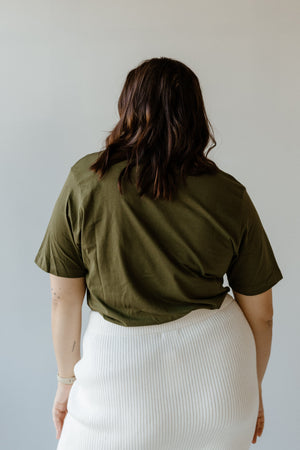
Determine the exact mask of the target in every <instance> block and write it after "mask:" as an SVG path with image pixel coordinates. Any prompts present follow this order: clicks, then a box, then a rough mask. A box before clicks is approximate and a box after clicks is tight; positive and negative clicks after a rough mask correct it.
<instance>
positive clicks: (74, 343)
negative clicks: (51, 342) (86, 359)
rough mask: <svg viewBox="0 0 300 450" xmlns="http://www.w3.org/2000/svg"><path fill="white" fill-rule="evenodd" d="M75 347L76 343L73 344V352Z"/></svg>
mask: <svg viewBox="0 0 300 450" xmlns="http://www.w3.org/2000/svg"><path fill="white" fill-rule="evenodd" d="M75 345H76V341H74V342H73V348H72V352H73V351H74V348H75Z"/></svg>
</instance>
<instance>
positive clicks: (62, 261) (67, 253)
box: [34, 169, 86, 278]
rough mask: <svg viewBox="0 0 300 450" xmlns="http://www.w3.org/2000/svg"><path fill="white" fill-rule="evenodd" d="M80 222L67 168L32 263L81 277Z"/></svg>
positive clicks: (76, 189) (77, 199)
mask: <svg viewBox="0 0 300 450" xmlns="http://www.w3.org/2000/svg"><path fill="white" fill-rule="evenodd" d="M80 225H81V223H80V191H79V187H78V186H77V183H76V180H75V177H74V174H73V172H72V169H70V171H69V174H68V176H67V179H66V181H65V183H64V185H63V187H62V189H61V192H60V194H59V196H58V198H57V200H56V203H55V205H54V208H53V211H52V214H51V217H50V221H49V223H48V226H47V229H46V232H45V235H44V238H43V240H42V243H41V245H40V248H39V250H38V252H37V254H36V257H35V259H34V262H35V264H37V265H38V266H39V267H40V268H41V269H42V270H44V271H45V272H48V273H51V274H53V275H57V276H61V277H66V278H79V277H84V276H85V274H86V270H85V267H84V264H83V261H82V257H81V247H80V236H81V232H80Z"/></svg>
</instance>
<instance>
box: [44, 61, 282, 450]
mask: <svg viewBox="0 0 300 450" xmlns="http://www.w3.org/2000/svg"><path fill="white" fill-rule="evenodd" d="M118 109H119V114H120V120H119V122H118V123H117V125H116V126H115V128H114V129H113V130H112V132H111V134H110V135H109V136H108V137H107V139H106V146H105V148H104V150H102V151H100V152H96V153H91V154H87V155H85V156H83V157H82V158H80V159H79V160H78V161H76V163H75V164H73V166H72V167H71V169H70V171H69V174H68V177H67V179H66V181H65V184H64V186H63V188H62V190H61V193H60V195H59V197H58V199H57V201H56V204H55V206H54V210H53V212H52V216H51V219H50V222H49V225H48V228H47V230H46V233H45V236H44V239H43V241H42V244H41V246H40V249H39V251H38V253H37V255H36V258H35V263H36V264H37V265H38V266H39V267H40V268H41V269H43V270H44V271H46V272H48V273H50V280H51V290H52V300H53V302H52V331H53V342H54V348H55V353H56V359H57V365H58V388H57V393H56V396H55V400H54V404H53V411H52V413H53V420H54V423H55V427H56V430H57V438H59V443H58V447H57V450H67V449H70V450H71V449H72V450H95V449H97V450H100V449H103V450H123V449H124V450H125V449H126V450H142V449H145V450H146V449H147V450H171V449H172V450H196V449H197V450H199V449H205V450H210V449H211V450H212V449H218V450H244V449H248V448H249V446H250V444H251V440H252V442H253V443H255V442H256V439H257V436H260V435H261V433H262V430H263V424H264V414H263V403H262V387H261V384H262V379H263V376H264V373H265V370H266V366H267V362H268V358H269V352H270V345H271V334H272V314H273V310H272V286H274V285H275V284H276V283H277V282H278V281H279V280H281V279H282V278H283V277H282V273H281V271H280V269H279V267H278V265H277V262H276V259H275V256H274V254H273V251H272V248H271V245H270V242H269V239H268V237H267V235H266V232H265V230H264V228H263V225H262V223H261V221H260V218H259V215H258V212H257V210H256V209H255V206H254V204H253V203H252V201H251V199H250V197H249V194H248V192H247V190H246V187H245V186H244V185H243V184H242V183H241V182H239V181H238V180H237V179H236V178H235V177H233V176H232V175H230V174H229V173H226V172H225V171H222V170H221V169H220V168H218V166H217V165H216V164H215V163H214V162H213V161H211V160H209V159H208V157H207V154H206V155H205V154H204V150H205V149H206V148H207V146H208V144H209V143H210V142H212V145H211V147H210V148H209V149H208V151H207V153H208V152H209V151H210V150H211V149H212V148H213V147H214V146H215V145H216V141H215V139H214V136H213V131H212V128H211V124H210V122H209V120H208V118H207V115H206V112H205V107H204V103H203V98H202V93H201V89H200V85H199V81H198V78H197V77H196V75H195V74H194V73H193V72H192V71H191V70H190V69H189V68H188V67H187V66H186V65H184V64H182V63H181V62H179V61H176V60H172V59H169V58H163V57H162V58H153V59H150V60H146V61H143V62H142V63H141V64H140V65H139V66H138V67H136V68H135V69H133V70H131V71H130V72H129V74H128V76H127V79H126V82H125V85H124V87H123V90H122V92H121V95H120V98H119V102H118ZM225 274H226V275H227V279H228V282H229V285H230V287H231V288H232V290H233V295H234V297H232V296H231V295H230V294H229V293H228V292H229V290H230V288H229V286H223V276H224V275H225ZM85 293H86V294H87V304H88V306H89V307H90V309H91V311H90V316H89V322H88V326H87V329H86V331H85V333H84V337H83V356H82V358H80V335H81V310H82V303H83V299H84V295H85Z"/></svg>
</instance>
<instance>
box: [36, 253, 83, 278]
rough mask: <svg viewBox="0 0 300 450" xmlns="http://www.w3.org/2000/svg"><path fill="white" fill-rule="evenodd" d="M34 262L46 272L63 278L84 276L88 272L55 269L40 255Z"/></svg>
mask: <svg viewBox="0 0 300 450" xmlns="http://www.w3.org/2000/svg"><path fill="white" fill-rule="evenodd" d="M34 263H35V264H36V265H37V266H38V267H39V268H40V269H42V270H43V271H44V272H46V273H51V275H55V276H57V277H63V278H82V277H85V276H86V274H85V273H84V274H83V273H82V272H72V273H71V272H63V271H61V270H57V269H54V268H53V267H50V266H49V265H48V264H46V263H45V262H44V261H42V260H40V259H39V258H38V257H36V258H35V259H34Z"/></svg>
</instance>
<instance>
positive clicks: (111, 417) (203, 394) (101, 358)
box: [57, 293, 259, 450]
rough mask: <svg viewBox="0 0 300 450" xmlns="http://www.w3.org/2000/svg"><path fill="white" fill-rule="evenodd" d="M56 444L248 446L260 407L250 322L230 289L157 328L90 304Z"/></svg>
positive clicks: (130, 449)
mask: <svg viewBox="0 0 300 450" xmlns="http://www.w3.org/2000/svg"><path fill="white" fill-rule="evenodd" d="M74 373H75V376H76V381H75V382H74V384H73V386H72V388H71V391H70V396H69V400H68V404H67V409H68V412H67V415H66V417H65V420H64V425H63V429H62V433H61V437H60V439H59V442H58V446H57V450H200V449H202V450H248V449H249V447H250V445H251V441H252V437H253V434H254V431H255V425H256V419H257V414H258V406H259V391H258V381H257V366H256V347H255V340H254V335H253V333H252V330H251V328H250V325H249V324H248V322H247V320H246V318H245V316H244V314H243V312H242V310H241V309H240V307H239V305H238V303H237V302H236V301H235V300H234V298H233V297H232V296H231V295H230V294H228V293H227V295H226V297H225V299H224V301H223V303H222V305H221V308H220V309H214V310H210V309H196V310H194V311H191V312H190V313H188V314H186V315H185V316H184V317H181V318H180V319H177V320H174V321H171V322H166V323H163V324H157V325H146V326H140V327H124V326H120V325H117V324H115V323H112V322H109V321H107V320H105V319H104V318H103V317H102V316H101V315H100V314H99V313H98V312H96V311H91V312H90V316H89V322H88V326H87V328H86V330H85V333H84V336H83V348H82V358H81V359H80V360H79V361H78V362H77V364H76V365H75V367H74Z"/></svg>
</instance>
